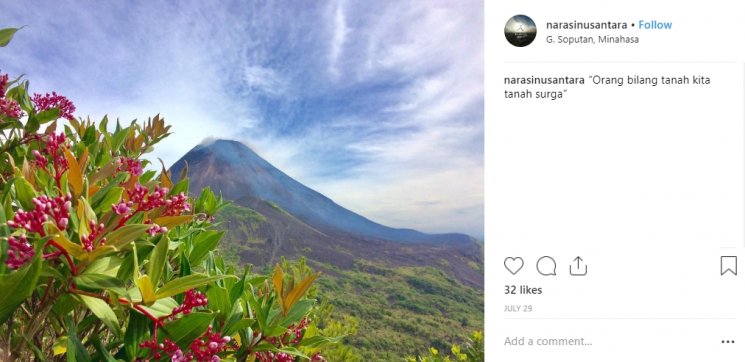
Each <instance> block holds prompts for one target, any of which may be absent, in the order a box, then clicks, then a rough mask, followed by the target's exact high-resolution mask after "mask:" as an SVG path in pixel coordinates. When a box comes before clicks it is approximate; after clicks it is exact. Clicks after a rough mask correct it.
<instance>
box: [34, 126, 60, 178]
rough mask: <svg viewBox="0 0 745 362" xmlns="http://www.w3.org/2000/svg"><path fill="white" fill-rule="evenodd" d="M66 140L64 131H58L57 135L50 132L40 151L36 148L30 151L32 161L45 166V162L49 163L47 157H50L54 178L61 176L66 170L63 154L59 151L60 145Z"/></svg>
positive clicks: (42, 166)
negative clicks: (32, 157)
mask: <svg viewBox="0 0 745 362" xmlns="http://www.w3.org/2000/svg"><path fill="white" fill-rule="evenodd" d="M66 141H67V138H66V137H65V133H64V132H60V134H59V135H56V134H54V133H52V134H50V135H48V136H47V138H46V140H45V141H44V143H43V147H42V148H41V152H40V151H38V150H34V151H33V152H32V154H33V155H34V161H35V162H36V164H37V165H38V166H39V167H41V168H46V166H47V163H49V158H51V159H52V164H53V166H54V176H55V178H60V177H62V174H63V173H64V172H65V170H67V160H66V159H65V154H64V153H63V152H61V151H60V147H65V142H66Z"/></svg>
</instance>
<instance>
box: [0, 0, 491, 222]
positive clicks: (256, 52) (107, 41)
mask: <svg viewBox="0 0 745 362" xmlns="http://www.w3.org/2000/svg"><path fill="white" fill-rule="evenodd" d="M309 4H311V5H309ZM273 6H274V5H272V4H271V3H242V2H236V3H230V2H219V3H211V2H210V3H203V2H196V1H194V2H189V4H188V5H183V4H179V5H174V4H171V3H167V2H152V3H138V4H136V5H135V6H130V5H124V4H121V5H120V4H116V3H109V4H107V3H96V4H94V5H91V6H86V7H79V6H76V5H75V4H74V3H59V2H54V1H49V2H47V3H45V4H42V5H39V4H38V3H34V4H30V3H12V4H6V5H5V6H4V9H3V12H2V13H0V22H2V23H4V24H14V23H16V22H17V23H19V24H29V27H28V28H26V29H24V30H23V31H22V32H20V33H19V35H18V36H17V39H16V40H15V41H14V42H13V44H12V47H11V48H4V49H9V50H11V51H12V52H13V53H12V55H7V54H8V53H0V64H2V65H3V66H4V69H3V71H9V72H11V73H13V74H21V73H26V74H27V75H28V78H29V79H30V80H31V82H32V89H33V90H38V91H40V92H42V91H51V90H56V91H58V92H59V93H62V94H65V95H67V96H69V98H70V99H72V100H73V101H75V102H76V105H77V106H78V110H79V114H78V115H87V114H90V115H91V116H92V118H94V119H96V118H100V117H102V116H103V115H104V114H108V115H109V116H110V118H116V117H120V118H121V119H122V121H123V122H125V123H128V122H129V121H130V120H132V119H134V118H139V119H143V118H146V117H148V116H153V115H155V114H156V113H160V114H161V115H162V116H164V117H165V118H166V121H167V122H169V123H171V124H173V126H174V127H173V131H174V134H173V135H172V136H171V137H169V138H168V139H167V140H166V141H164V142H163V143H162V144H161V145H160V146H159V147H158V148H156V150H157V153H156V154H155V156H157V157H161V158H163V159H164V161H165V162H166V163H167V164H170V163H173V162H174V161H176V160H177V159H178V158H179V157H180V156H181V155H183V154H184V153H186V152H187V151H188V150H189V149H191V148H192V147H193V146H195V145H197V144H198V143H199V142H200V141H201V140H203V139H204V138H206V137H214V138H231V139H240V140H242V141H245V142H246V143H247V144H250V145H251V146H252V147H253V148H254V149H256V150H257V152H259V153H260V154H261V155H263V156H265V158H267V160H268V161H270V162H272V163H274V164H275V165H276V166H277V167H278V168H280V169H282V170H283V171H285V172H287V173H288V174H289V175H291V176H293V177H295V178H297V179H298V180H299V181H301V182H303V183H306V184H307V185H308V186H310V187H313V188H315V189H317V190H319V191H321V192H323V193H324V194H326V195H327V196H329V197H331V198H332V199H334V200H335V201H337V202H339V203H340V204H341V205H344V206H348V207H349V208H350V209H352V210H354V211H357V212H359V213H361V214H363V215H365V216H368V217H370V218H372V219H374V220H376V221H379V222H381V223H384V224H390V225H392V226H399V227H416V228H419V229H422V230H423V231H465V232H469V233H471V234H474V235H476V236H481V234H482V233H483V139H482V137H483V119H482V117H483V112H482V107H483V24H482V22H483V14H482V12H483V4H482V3H481V2H480V1H460V0H458V1H455V0H453V1H432V2H431V1H427V2H422V1H413V0H411V1H381V2H377V1H376V2H344V1H343V0H340V1H332V2H328V3H326V4H323V5H320V6H319V5H318V4H317V3H306V4H304V5H298V6H294V7H289V6H286V5H278V6H274V7H273ZM32 7H33V11H32ZM124 13H126V14H128V15H127V16H122V15H121V14H124ZM164 20H165V21H164ZM70 24H75V26H74V27H71V26H70ZM5 67H7V68H5ZM379 86H386V87H389V88H386V91H385V92H380V93H379V95H380V97H379V98H374V99H373V98H370V96H369V94H371V93H367V92H368V90H369V89H375V88H376V87H379ZM336 95H342V96H343V97H346V98H344V101H350V102H353V101H355V100H357V99H362V100H365V101H370V102H373V103H374V104H375V106H377V105H380V107H379V108H376V107H364V106H359V110H355V109H353V108H345V107H347V104H344V103H340V104H335V106H336V107H339V109H340V110H341V111H342V112H338V113H330V114H329V113H324V114H322V115H321V116H319V117H323V118H318V119H310V121H312V122H310V123H308V124H298V125H294V124H292V122H293V118H292V117H300V118H303V117H305V118H312V117H315V116H313V112H314V109H315V108H314V107H317V106H318V105H317V104H316V103H314V102H316V101H317V100H318V99H325V100H327V101H328V100H329V99H331V100H333V99H334V98H333V97H334V96H336ZM324 97H327V98H324ZM328 97H331V98H328ZM355 97H362V98H355ZM364 97H368V98H364ZM266 99H269V101H271V102H277V104H276V105H274V104H270V105H267V104H262V102H266ZM296 101H297V102H301V103H295V102H296ZM357 103H364V102H362V101H359V102H357ZM321 106H325V105H323V104H321ZM276 107H280V108H281V107H287V108H288V109H281V110H280V111H281V112H279V111H277V110H276ZM267 110H269V111H273V112H279V113H277V114H274V115H273V117H267V114H266V112H267ZM350 112H351V113H350ZM285 115H286V117H285ZM300 127H301V128H300ZM281 128H286V129H287V130H289V131H287V130H285V131H282V132H279V131H276V130H277V129H281ZM294 129H297V131H292V130H294ZM342 161H344V162H347V161H348V162H347V163H340V162H342ZM328 170H339V171H340V173H339V174H338V175H337V176H336V177H333V175H330V174H329V173H330V172H329V171H328ZM342 171H343V172H342Z"/></svg>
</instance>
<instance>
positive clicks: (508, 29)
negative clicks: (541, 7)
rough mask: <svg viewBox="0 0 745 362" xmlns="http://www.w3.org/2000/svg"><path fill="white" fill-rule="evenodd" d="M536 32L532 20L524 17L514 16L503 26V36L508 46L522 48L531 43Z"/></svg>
mask: <svg viewBox="0 0 745 362" xmlns="http://www.w3.org/2000/svg"><path fill="white" fill-rule="evenodd" d="M536 33H537V30H536V27H535V23H534V22H533V19H531V18H529V17H527V16H525V15H515V16H513V17H511V18H510V20H507V25H505V26H504V36H505V37H506V38H507V41H508V42H510V44H512V45H514V46H516V47H524V46H526V45H528V44H530V43H532V42H533V40H534V39H535V36H536Z"/></svg>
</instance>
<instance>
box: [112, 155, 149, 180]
mask: <svg viewBox="0 0 745 362" xmlns="http://www.w3.org/2000/svg"><path fill="white" fill-rule="evenodd" d="M119 163H120V165H119V169H118V171H120V172H121V171H126V172H129V174H130V175H132V176H134V177H140V176H142V173H143V172H144V171H143V170H142V162H141V161H140V160H136V159H131V158H127V157H121V158H119Z"/></svg>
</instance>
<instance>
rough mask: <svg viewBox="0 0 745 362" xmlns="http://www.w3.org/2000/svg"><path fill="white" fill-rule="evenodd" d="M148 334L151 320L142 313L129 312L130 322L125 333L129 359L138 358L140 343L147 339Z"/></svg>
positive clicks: (125, 344)
mask: <svg viewBox="0 0 745 362" xmlns="http://www.w3.org/2000/svg"><path fill="white" fill-rule="evenodd" d="M148 335H150V320H149V319H147V317H145V316H144V315H142V314H140V313H136V312H132V313H129V323H128V324H127V331H126V332H125V333H124V348H125V349H126V350H127V356H128V357H129V358H128V360H129V361H134V360H135V359H136V358H137V351H139V350H141V349H140V343H142V342H143V341H144V340H146V339H147V338H148Z"/></svg>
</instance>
